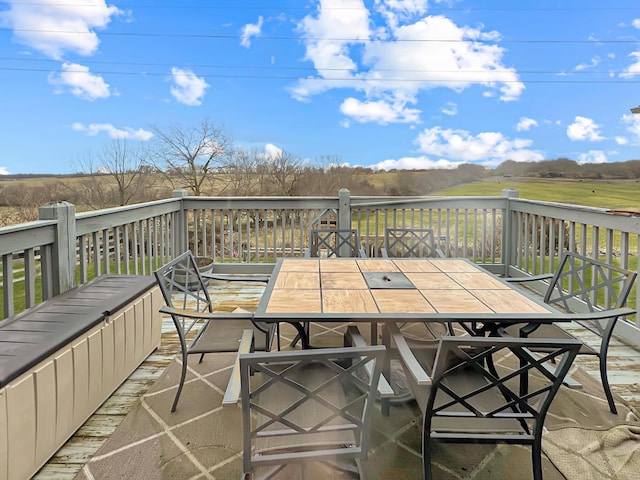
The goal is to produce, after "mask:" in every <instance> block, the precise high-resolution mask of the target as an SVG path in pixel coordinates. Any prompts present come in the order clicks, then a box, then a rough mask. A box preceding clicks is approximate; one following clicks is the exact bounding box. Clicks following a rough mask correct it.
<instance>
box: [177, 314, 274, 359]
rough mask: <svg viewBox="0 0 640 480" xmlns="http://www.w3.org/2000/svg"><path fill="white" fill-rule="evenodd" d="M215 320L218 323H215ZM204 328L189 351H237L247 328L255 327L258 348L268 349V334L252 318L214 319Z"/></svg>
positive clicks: (256, 346)
mask: <svg viewBox="0 0 640 480" xmlns="http://www.w3.org/2000/svg"><path fill="white" fill-rule="evenodd" d="M214 322H218V323H217V324H216V325H214ZM202 328H203V329H204V330H203V332H202V333H201V334H200V336H199V337H198V341H197V342H196V343H195V344H194V345H192V346H191V348H190V349H189V353H210V352H237V351H238V346H239V344H240V339H241V338H242V331H243V330H245V329H253V332H254V335H253V338H254V342H255V344H254V348H255V349H256V350H266V349H267V336H266V335H265V333H264V332H263V331H262V330H260V329H258V328H257V327H256V326H255V325H254V324H253V323H252V322H251V321H250V320H246V319H238V320H213V321H211V322H208V323H207V324H206V325H205V326H204V327H202Z"/></svg>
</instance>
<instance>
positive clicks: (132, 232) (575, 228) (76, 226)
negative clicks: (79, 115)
mask: <svg viewBox="0 0 640 480" xmlns="http://www.w3.org/2000/svg"><path fill="white" fill-rule="evenodd" d="M503 193H504V195H503V196H499V197H351V196H350V194H349V192H348V191H347V190H344V189H343V190H341V191H340V192H339V194H338V196H337V197H259V198H258V197H249V198H246V197H242V198H239V197H237V198H236V197H188V196H186V192H185V191H182V190H179V191H176V192H174V197H173V198H171V199H166V200H161V201H156V202H148V203H143V204H138V205H133V206H126V207H119V208H112V209H105V210H98V211H94V212H86V213H80V214H76V213H75V207H74V206H73V205H71V204H68V203H65V202H62V203H56V204H49V205H45V206H43V207H41V209H40V218H41V220H39V221H36V222H31V223H27V224H22V225H15V226H11V227H4V228H0V256H1V257H0V258H2V265H1V274H0V281H1V286H0V291H1V292H2V295H1V298H0V305H1V307H0V312H2V316H1V317H0V318H6V317H8V316H11V315H13V314H15V313H17V312H19V311H22V310H24V309H25V308H28V307H31V306H33V305H36V304H37V303H39V302H41V301H43V300H45V299H47V298H51V297H52V296H55V295H58V294H59V293H62V292H64V291H66V290H68V289H69V288H72V287H73V286H74V285H77V284H82V283H85V282H87V281H89V280H91V279H92V278H94V277H96V276H98V275H100V274H105V273H115V274H126V273H133V274H146V275H150V274H152V273H153V271H154V270H155V269H156V268H158V267H159V266H161V265H163V264H164V263H166V262H167V261H168V260H169V259H171V258H173V257H174V256H175V255H177V254H179V253H181V252H183V251H184V250H186V249H191V250H192V251H193V253H194V254H195V255H200V256H209V257H212V258H213V259H214V261H215V262H216V264H217V268H219V269H223V270H226V271H229V272H231V271H234V270H235V271H240V270H241V269H242V271H244V272H247V271H250V270H255V271H265V269H268V268H270V265H269V264H273V263H274V262H275V261H276V260H277V259H278V258H283V257H296V256H302V255H303V253H304V250H305V249H306V248H307V247H308V246H309V244H308V235H309V231H310V230H311V229H312V228H318V227H322V228H327V227H328V228H357V229H358V231H359V233H360V236H361V241H362V247H363V248H364V249H365V251H366V252H367V253H368V254H369V255H370V256H372V257H376V256H379V255H380V248H381V247H382V246H383V241H384V231H385V228H386V227H415V228H432V229H433V231H434V233H435V235H436V238H437V239H438V241H439V247H440V249H441V250H442V251H444V252H445V253H446V254H447V255H448V256H451V257H464V258H468V259H470V260H471V261H473V262H475V263H478V264H481V265H482V266H483V267H485V268H487V269H488V270H490V271H492V272H494V273H496V274H500V275H508V276H514V275H516V276H520V275H523V274H525V275H526V274H539V273H546V272H552V271H553V269H554V267H555V264H556V262H557V260H558V258H559V257H560V256H561V255H562V253H563V252H564V251H565V250H574V251H577V252H579V253H581V254H583V255H587V256H592V257H594V258H599V259H601V260H604V261H607V262H611V263H614V264H616V265H620V266H622V267H624V268H628V269H631V270H634V271H638V255H639V254H640V250H639V247H638V239H639V238H640V218H638V217H623V216H619V215H615V214H613V213H611V212H609V211H607V210H604V209H598V208H591V207H581V206H576V205H565V204H558V203H548V202H540V201H532V200H526V199H520V198H518V197H517V192H515V191H513V190H505V191H504V192H503ZM639 291H640V287H639V286H638V285H636V286H635V287H634V290H633V292H632V294H631V296H630V299H629V302H628V303H629V306H631V307H632V308H636V307H637V302H638V301H637V299H638V292H639ZM627 320H628V321H631V322H635V319H627ZM623 323H624V322H623ZM627 324H628V325H630V326H631V327H633V331H631V332H625V333H624V335H625V336H626V337H627V338H629V335H631V337H630V338H637V340H633V341H634V342H636V343H637V344H640V334H638V332H640V330H638V329H636V328H635V325H632V324H631V323H629V322H627ZM623 328H626V327H623Z"/></svg>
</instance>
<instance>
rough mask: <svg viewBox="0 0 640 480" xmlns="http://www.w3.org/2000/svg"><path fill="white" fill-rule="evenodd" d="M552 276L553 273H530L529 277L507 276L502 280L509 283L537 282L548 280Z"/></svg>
mask: <svg viewBox="0 0 640 480" xmlns="http://www.w3.org/2000/svg"><path fill="white" fill-rule="evenodd" d="M552 277H553V273H541V274H540V275H532V276H530V277H507V278H504V279H503V280H504V281H505V282H509V283H524V282H537V281H539V280H548V279H549V278H552Z"/></svg>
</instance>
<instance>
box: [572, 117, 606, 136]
mask: <svg viewBox="0 0 640 480" xmlns="http://www.w3.org/2000/svg"><path fill="white" fill-rule="evenodd" d="M567 137H569V139H571V140H573V141H581V140H589V141H591V142H598V141H600V140H604V137H603V136H602V135H600V125H598V124H597V123H595V122H594V121H593V120H592V119H591V118H586V117H581V116H579V115H578V116H576V119H575V120H574V122H573V123H572V124H571V125H569V126H568V127H567Z"/></svg>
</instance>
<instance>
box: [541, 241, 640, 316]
mask: <svg viewBox="0 0 640 480" xmlns="http://www.w3.org/2000/svg"><path fill="white" fill-rule="evenodd" d="M635 278H636V273H635V272H632V271H630V270H626V269H624V268H620V267H617V266H615V265H611V264H608V263H604V262H601V261H599V260H595V259H593V258H589V257H585V256H583V255H580V254H577V253H574V252H566V253H565V254H564V256H563V257H562V259H561V260H560V264H559V265H558V269H557V270H556V272H555V274H554V276H553V278H552V279H551V282H550V284H549V288H548V290H547V292H546V295H545V299H544V301H545V303H548V304H550V305H553V306H555V307H556V308H559V309H562V310H565V311H567V312H572V313H586V312H595V311H599V310H610V309H613V308H620V307H623V306H624V305H625V304H626V301H627V297H628V296H629V292H630V291H631V287H632V285H633V282H634V281H635Z"/></svg>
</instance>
